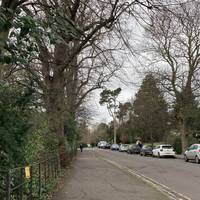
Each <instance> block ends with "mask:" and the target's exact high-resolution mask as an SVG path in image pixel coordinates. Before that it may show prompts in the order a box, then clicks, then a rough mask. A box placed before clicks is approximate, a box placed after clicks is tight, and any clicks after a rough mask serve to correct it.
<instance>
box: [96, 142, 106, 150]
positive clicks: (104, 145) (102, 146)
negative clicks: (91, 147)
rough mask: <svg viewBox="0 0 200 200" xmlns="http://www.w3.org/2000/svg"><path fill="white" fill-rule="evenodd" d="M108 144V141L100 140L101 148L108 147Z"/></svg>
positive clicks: (99, 145)
mask: <svg viewBox="0 0 200 200" xmlns="http://www.w3.org/2000/svg"><path fill="white" fill-rule="evenodd" d="M106 145H107V142H106V141H100V142H98V145H97V146H98V147H99V148H100V149H105V148H106Z"/></svg>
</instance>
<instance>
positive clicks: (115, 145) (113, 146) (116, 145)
mask: <svg viewBox="0 0 200 200" xmlns="http://www.w3.org/2000/svg"><path fill="white" fill-rule="evenodd" d="M110 149H111V150H115V151H118V150H119V145H118V144H112V145H111V147H110Z"/></svg>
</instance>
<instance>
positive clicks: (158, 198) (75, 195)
mask: <svg viewBox="0 0 200 200" xmlns="http://www.w3.org/2000/svg"><path fill="white" fill-rule="evenodd" d="M103 199H105V200H168V198H167V197H166V196H165V195H163V194H162V193H160V192H159V191H157V190H155V189H154V188H153V187H151V186H149V185H148V184H146V183H144V182H142V181H141V180H139V179H137V178H136V177H133V176H130V175H128V174H127V173H124V172H123V171H122V170H120V169H118V168H116V167H113V166H112V165H110V164H109V163H107V162H105V161H103V160H102V159H100V158H98V157H97V156H96V154H95V152H94V151H93V150H85V151H83V152H82V153H78V156H77V159H76V161H75V162H74V163H73V167H72V168H71V169H70V171H69V175H68V176H67V177H66V179H65V181H64V185H63V187H62V189H61V190H60V191H58V192H57V193H55V195H54V197H53V200H103Z"/></svg>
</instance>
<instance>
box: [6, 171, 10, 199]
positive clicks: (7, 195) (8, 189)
mask: <svg viewBox="0 0 200 200" xmlns="http://www.w3.org/2000/svg"><path fill="white" fill-rule="evenodd" d="M6 188H7V194H6V200H11V173H10V170H8V172H7V184H6Z"/></svg>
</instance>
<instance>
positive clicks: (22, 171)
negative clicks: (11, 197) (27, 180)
mask: <svg viewBox="0 0 200 200" xmlns="http://www.w3.org/2000/svg"><path fill="white" fill-rule="evenodd" d="M23 175H24V169H23V168H21V169H20V185H21V186H20V187H19V196H20V197H19V199H20V200H23V182H24V179H23Z"/></svg>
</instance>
